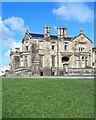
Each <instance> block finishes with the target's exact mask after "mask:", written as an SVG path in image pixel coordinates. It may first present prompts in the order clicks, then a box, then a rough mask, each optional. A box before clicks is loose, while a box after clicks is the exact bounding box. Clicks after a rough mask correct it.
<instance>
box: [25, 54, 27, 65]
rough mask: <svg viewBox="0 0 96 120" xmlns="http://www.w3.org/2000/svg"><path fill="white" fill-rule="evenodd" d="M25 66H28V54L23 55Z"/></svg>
mask: <svg viewBox="0 0 96 120" xmlns="http://www.w3.org/2000/svg"><path fill="white" fill-rule="evenodd" d="M25 66H28V56H25Z"/></svg>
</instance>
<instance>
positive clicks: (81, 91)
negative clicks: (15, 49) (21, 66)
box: [2, 78, 94, 118]
mask: <svg viewBox="0 0 96 120" xmlns="http://www.w3.org/2000/svg"><path fill="white" fill-rule="evenodd" d="M2 91H3V98H2V99H3V103H2V105H3V111H2V116H3V118H92V117H94V80H82V79H45V78H42V79H39V78H38V79H37V78H35V79H31V78H30V79H28V78H16V79H14V78H11V79H9V78H3V79H2Z"/></svg>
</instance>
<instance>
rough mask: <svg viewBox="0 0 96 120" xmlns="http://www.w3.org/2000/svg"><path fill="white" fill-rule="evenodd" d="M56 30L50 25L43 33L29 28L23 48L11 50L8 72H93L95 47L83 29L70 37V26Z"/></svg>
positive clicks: (16, 74) (22, 74) (44, 73)
mask: <svg viewBox="0 0 96 120" xmlns="http://www.w3.org/2000/svg"><path fill="white" fill-rule="evenodd" d="M57 33H58V34H57V35H51V34H50V27H49V26H44V34H37V33H36V34H35V33H30V32H29V30H28V28H27V29H26V33H25V36H24V38H23V40H22V52H21V51H20V48H15V49H16V51H12V50H11V52H10V72H9V74H10V75H13V76H51V75H52V76H54V75H71V74H91V73H93V62H94V61H93V59H94V58H93V53H94V49H93V50H92V41H91V40H90V39H89V38H88V37H87V36H86V35H85V34H84V33H83V30H80V33H79V34H78V35H77V36H73V37H68V36H67V28H60V27H58V28H57ZM95 50H96V49H95ZM95 52H96V51H95ZM94 54H95V53H94ZM95 62H96V60H95ZM95 62H94V67H95V66H96V63H95Z"/></svg>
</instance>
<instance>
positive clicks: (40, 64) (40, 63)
mask: <svg viewBox="0 0 96 120" xmlns="http://www.w3.org/2000/svg"><path fill="white" fill-rule="evenodd" d="M39 67H43V55H39Z"/></svg>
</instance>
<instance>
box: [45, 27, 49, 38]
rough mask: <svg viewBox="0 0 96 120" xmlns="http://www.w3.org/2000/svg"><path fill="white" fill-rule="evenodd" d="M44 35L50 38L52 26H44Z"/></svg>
mask: <svg viewBox="0 0 96 120" xmlns="http://www.w3.org/2000/svg"><path fill="white" fill-rule="evenodd" d="M44 37H45V38H50V26H44Z"/></svg>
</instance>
